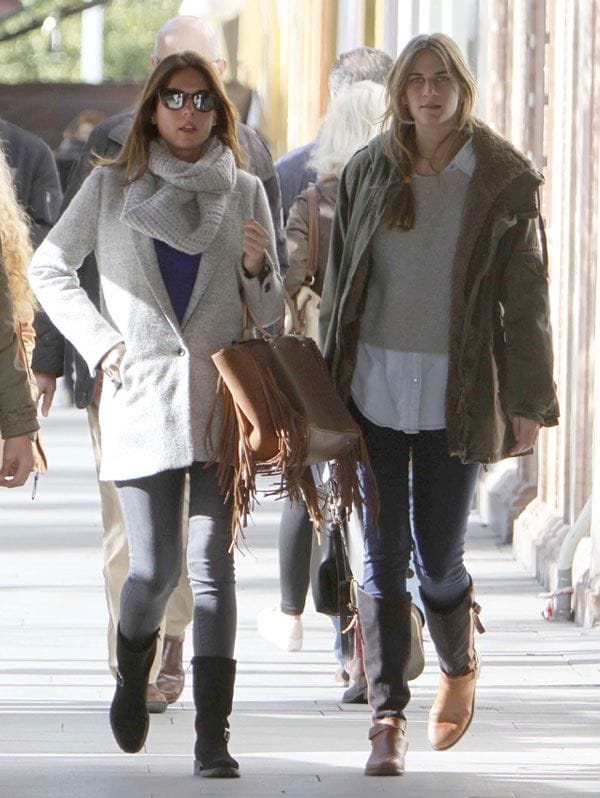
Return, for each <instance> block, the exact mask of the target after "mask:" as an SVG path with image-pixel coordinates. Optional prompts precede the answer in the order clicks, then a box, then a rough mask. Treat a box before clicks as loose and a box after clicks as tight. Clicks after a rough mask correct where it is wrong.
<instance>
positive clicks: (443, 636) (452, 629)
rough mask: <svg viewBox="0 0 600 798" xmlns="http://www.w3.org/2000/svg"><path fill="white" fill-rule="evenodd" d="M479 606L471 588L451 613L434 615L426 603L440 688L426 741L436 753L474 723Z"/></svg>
mask: <svg viewBox="0 0 600 798" xmlns="http://www.w3.org/2000/svg"><path fill="white" fill-rule="evenodd" d="M480 612H481V607H480V606H479V604H477V602H476V601H475V599H474V595H473V588H472V587H471V588H470V589H469V590H468V591H467V593H466V595H465V597H464V599H463V600H462V601H461V602H460V603H459V604H458V605H457V606H456V607H454V609H452V610H451V611H450V612H439V611H438V612H436V611H434V610H432V609H431V608H430V607H428V606H427V604H425V613H426V615H427V625H428V627H429V632H430V634H431V637H432V640H433V642H434V643H435V647H436V651H437V654H438V658H439V660H440V666H441V671H440V685H439V688H438V693H437V696H436V699H435V701H434V702H433V706H432V707H431V710H430V712H429V723H428V725H427V738H428V740H429V742H430V744H431V746H432V748H435V749H436V750H437V751H445V750H446V749H447V748H451V747H452V746H453V745H456V743H457V742H458V741H459V740H460V739H461V737H462V736H463V735H464V733H465V732H466V731H467V729H468V728H469V726H470V725H471V721H472V720H473V714H474V712H475V684H476V682H477V679H478V678H479V670H480V666H479V657H478V656H477V652H476V651H475V641H474V635H475V629H477V631H478V632H479V633H480V634H481V633H482V632H484V631H485V630H484V628H483V626H482V624H481V621H480V620H479V613H480Z"/></svg>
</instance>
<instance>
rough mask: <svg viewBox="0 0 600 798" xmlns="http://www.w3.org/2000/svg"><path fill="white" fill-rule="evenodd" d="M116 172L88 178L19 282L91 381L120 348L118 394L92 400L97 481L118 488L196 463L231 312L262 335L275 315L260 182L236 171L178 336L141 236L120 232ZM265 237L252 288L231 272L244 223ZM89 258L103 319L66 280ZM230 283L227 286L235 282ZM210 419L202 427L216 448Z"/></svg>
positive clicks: (274, 275) (236, 334)
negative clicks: (254, 323) (245, 314)
mask: <svg viewBox="0 0 600 798" xmlns="http://www.w3.org/2000/svg"><path fill="white" fill-rule="evenodd" d="M121 181H122V172H121V171H120V170H119V169H116V168H114V167H99V168H97V169H95V170H94V171H93V172H92V174H91V175H90V176H89V177H88V179H87V180H86V181H85V183H84V184H83V185H82V187H81V189H80V191H79V192H78V194H77V195H76V196H75V197H74V198H73V200H72V202H71V204H70V205H69V207H68V208H67V209H66V210H65V212H64V214H63V215H62V217H61V218H60V220H59V222H58V223H57V224H56V225H55V227H54V228H53V229H52V231H51V232H50V233H49V235H48V237H47V238H46V239H45V241H44V242H43V244H42V245H41V246H40V247H39V249H38V250H37V251H36V253H35V255H34V258H33V260H32V263H31V267H30V280H31V284H32V286H33V289H34V291H35V293H36V294H37V297H38V299H39V300H40V302H41V304H42V305H43V307H44V309H45V310H46V312H47V313H48V315H49V316H50V318H51V319H52V321H53V322H54V324H55V325H56V326H57V327H58V329H59V330H60V331H61V332H62V333H63V335H64V336H65V337H66V338H67V339H69V340H70V341H71V342H72V343H73V345H74V346H75V347H76V348H77V350H78V351H79V352H80V353H81V354H82V356H83V357H84V358H85V360H86V362H87V364H88V367H89V369H90V372H91V373H92V374H93V373H94V372H95V370H96V369H97V367H98V364H99V362H100V360H101V359H102V357H103V356H104V355H105V354H106V352H108V350H109V349H111V348H112V347H113V346H114V345H115V344H117V343H119V342H120V341H123V342H124V343H125V347H126V354H125V357H124V359H123V362H122V365H121V377H122V380H123V385H122V387H121V388H120V389H118V390H115V388H114V387H113V385H112V384H111V383H109V382H108V381H106V380H105V382H104V387H103V390H102V394H101V399H100V408H99V416H100V431H101V435H102V460H101V467H100V479H103V480H126V479H132V478H136V477H142V476H148V475H151V474H155V473H158V472H160V471H164V470H167V469H174V468H183V467H186V466H188V465H190V463H192V462H193V461H206V460H207V459H209V456H210V454H211V452H209V451H207V448H206V445H205V434H206V431H207V426H208V422H209V417H210V412H211V407H212V405H213V399H214V396H215V389H216V382H217V371H216V368H215V366H214V364H213V362H212V360H211V355H212V354H213V353H215V352H216V351H218V350H219V349H221V348H222V347H224V346H227V345H228V344H230V343H232V342H233V341H235V340H237V339H239V338H240V337H241V334H242V308H243V305H242V300H241V296H240V293H241V292H243V295H244V297H245V300H246V302H247V304H248V306H249V308H250V310H251V311H252V312H253V314H254V315H255V316H256V318H257V320H259V321H261V322H262V323H263V324H265V325H266V324H270V323H272V322H273V321H274V320H275V319H276V318H277V317H278V316H279V315H280V312H281V308H282V293H281V279H280V276H279V271H278V266H277V259H276V256H275V245H274V234H273V225H272V222H271V217H270V213H269V206H268V203H267V199H266V196H265V192H264V189H263V187H262V185H261V183H260V180H259V179H258V178H256V177H254V176H252V175H249V174H247V173H246V172H243V171H239V170H238V171H237V173H236V176H235V181H234V185H233V189H232V190H231V191H230V192H229V193H228V195H227V202H226V207H225V212H224V214H223V218H222V221H221V224H220V226H219V229H218V231H217V233H216V235H215V237H214V239H213V240H212V242H211V243H210V244H209V246H208V247H207V248H206V250H205V251H204V252H203V253H202V259H201V262H200V269H199V271H198V277H197V279H196V283H195V285H194V289H193V292H192V296H191V298H190V302H189V305H188V308H187V311H186V313H185V316H184V318H183V321H182V323H181V325H180V324H179V323H178V321H177V317H176V315H175V312H174V311H173V308H172V305H171V302H170V299H169V296H168V294H167V290H166V288H165V285H164V282H163V279H162V276H161V273H160V270H159V266H158V261H157V258H156V254H155V250H154V245H153V242H152V239H151V237H150V236H147V235H144V234H142V233H140V232H138V231H136V230H134V229H132V228H131V227H130V226H128V225H126V224H125V223H123V222H122V221H121V220H120V217H121V212H122V210H123V197H124V192H123V188H122V184H121ZM251 217H254V218H255V219H256V220H257V221H258V222H259V223H260V224H261V225H262V226H263V227H264V228H265V229H266V230H268V231H269V233H270V242H269V246H268V250H267V255H266V260H267V265H268V266H269V268H270V272H268V273H267V276H266V277H265V278H264V279H263V280H262V282H261V281H260V280H259V279H258V278H247V277H246V276H245V275H244V273H243V270H242V257H243V250H242V238H243V231H242V225H243V222H244V221H245V220H247V219H249V218H251ZM94 250H95V254H96V259H97V262H98V269H99V273H100V284H101V291H102V307H101V311H100V312H99V311H98V310H97V309H96V308H95V306H94V304H93V303H92V302H91V300H90V299H89V298H88V296H87V294H86V293H85V291H84V290H83V289H82V288H81V287H80V285H79V281H78V278H77V269H78V268H79V267H80V266H81V264H82V262H83V259H84V258H85V257H86V255H88V254H89V253H90V252H92V251H94ZM236 272H237V276H236ZM219 422H220V416H219V413H217V414H216V416H215V419H214V426H213V437H214V440H215V441H216V440H218V432H219Z"/></svg>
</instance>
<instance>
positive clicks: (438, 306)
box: [360, 169, 470, 352]
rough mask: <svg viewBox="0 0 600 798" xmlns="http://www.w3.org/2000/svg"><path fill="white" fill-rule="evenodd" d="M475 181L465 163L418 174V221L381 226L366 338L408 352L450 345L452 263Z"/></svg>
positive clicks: (374, 246) (362, 336) (375, 239)
mask: <svg viewBox="0 0 600 798" xmlns="http://www.w3.org/2000/svg"><path fill="white" fill-rule="evenodd" d="M469 181H470V175H468V174H466V173H465V172H464V171H463V170H462V169H449V170H446V171H445V172H444V173H443V174H441V175H438V176H435V177H421V176H419V175H415V177H414V180H413V184H412V185H413V191H414V194H415V200H416V206H417V214H416V218H417V221H416V224H415V227H414V228H413V229H412V230H407V231H402V230H399V229H398V228H393V229H392V230H390V229H389V228H388V226H387V225H385V224H384V225H381V226H380V228H379V229H378V231H377V232H376V234H375V236H374V237H373V241H372V245H371V247H372V249H371V257H372V261H373V268H372V272H371V278H370V281H369V288H368V291H367V299H366V305H365V311H364V314H363V316H362V319H361V324H360V340H361V341H364V342H366V343H369V344H372V345H373V346H378V347H381V348H382V349H393V350H396V351H403V352H447V351H448V327H449V320H450V287H451V281H452V263H453V261H454V253H455V249H456V241H457V239H458V233H459V230H460V222H461V216H462V210H463V206H464V200H465V196H466V193H467V188H468V185H469Z"/></svg>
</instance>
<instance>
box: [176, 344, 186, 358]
mask: <svg viewBox="0 0 600 798" xmlns="http://www.w3.org/2000/svg"><path fill="white" fill-rule="evenodd" d="M177 354H178V355H179V357H183V356H184V355H185V349H184V348H183V347H182V346H180V347H179V349H178V350H177Z"/></svg>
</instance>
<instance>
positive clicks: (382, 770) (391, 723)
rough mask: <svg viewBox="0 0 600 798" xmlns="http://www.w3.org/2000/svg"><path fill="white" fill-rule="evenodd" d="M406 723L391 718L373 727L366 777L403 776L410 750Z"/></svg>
mask: <svg viewBox="0 0 600 798" xmlns="http://www.w3.org/2000/svg"><path fill="white" fill-rule="evenodd" d="M405 730H406V721H404V720H400V719H399V718H389V719H387V718H386V720H385V721H380V722H379V723H375V725H374V726H371V729H370V730H369V740H370V741H371V756H370V757H369V759H368V760H367V764H366V766H365V776H401V775H402V774H403V773H404V758H405V756H406V751H407V749H408V742H407V740H406V737H405Z"/></svg>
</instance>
